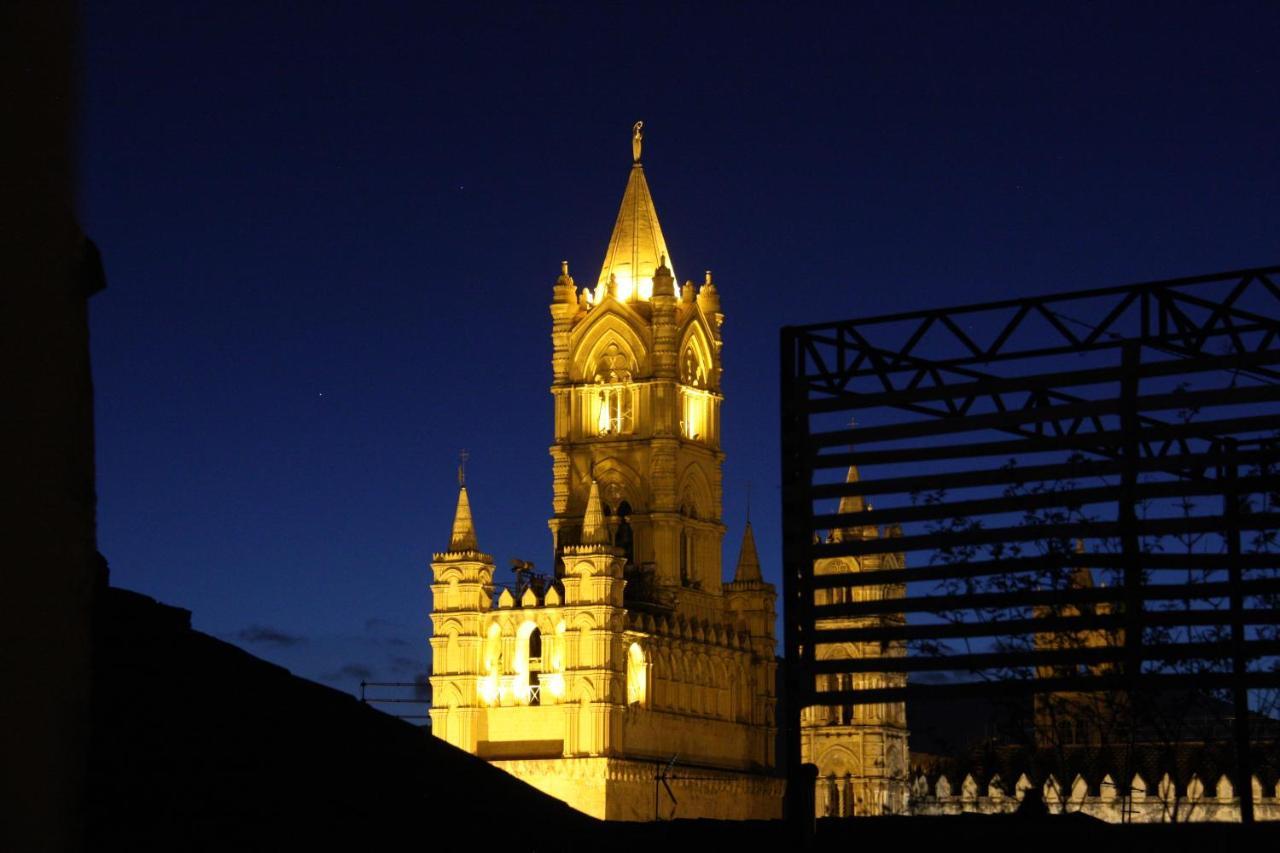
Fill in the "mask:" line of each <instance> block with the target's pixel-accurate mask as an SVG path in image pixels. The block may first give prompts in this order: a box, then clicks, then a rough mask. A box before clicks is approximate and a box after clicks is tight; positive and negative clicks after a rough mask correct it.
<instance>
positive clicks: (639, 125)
mask: <svg viewBox="0 0 1280 853" xmlns="http://www.w3.org/2000/svg"><path fill="white" fill-rule="evenodd" d="M643 128H644V122H642V121H638V122H636V123H635V124H634V125H633V126H632V128H631V160H632V162H635V163H639V162H640V143H641V142H642V141H643V140H644V137H643V136H642V135H641V133H640V131H641V130H642V129H643Z"/></svg>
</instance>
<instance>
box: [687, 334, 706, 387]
mask: <svg viewBox="0 0 1280 853" xmlns="http://www.w3.org/2000/svg"><path fill="white" fill-rule="evenodd" d="M680 381H681V382H683V383H684V384H685V385H689V386H691V387H693V388H706V387H707V370H706V368H705V367H703V365H702V359H700V358H698V354H697V353H696V352H695V351H694V349H693V344H689V345H688V346H687V347H685V348H684V357H683V358H681V359H680Z"/></svg>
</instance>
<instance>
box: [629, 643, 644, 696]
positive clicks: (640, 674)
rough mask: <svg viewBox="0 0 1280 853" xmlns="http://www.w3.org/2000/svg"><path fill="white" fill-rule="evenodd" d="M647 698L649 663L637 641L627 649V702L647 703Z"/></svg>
mask: <svg viewBox="0 0 1280 853" xmlns="http://www.w3.org/2000/svg"><path fill="white" fill-rule="evenodd" d="M648 699H649V665H648V664H647V663H646V662H645V659H644V650H643V649H641V648H640V644H639V643H632V644H631V647H630V648H629V649H627V704H628V705H647V704H648Z"/></svg>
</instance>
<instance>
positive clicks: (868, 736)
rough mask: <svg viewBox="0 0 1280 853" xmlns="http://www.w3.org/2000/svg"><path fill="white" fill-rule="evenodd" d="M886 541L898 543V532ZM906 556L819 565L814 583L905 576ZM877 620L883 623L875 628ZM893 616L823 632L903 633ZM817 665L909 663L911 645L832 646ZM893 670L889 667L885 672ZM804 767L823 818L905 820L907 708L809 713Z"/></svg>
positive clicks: (830, 624)
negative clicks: (813, 772) (811, 774)
mask: <svg viewBox="0 0 1280 853" xmlns="http://www.w3.org/2000/svg"><path fill="white" fill-rule="evenodd" d="M857 480H858V469H857V468H852V467H851V468H850V469H849V472H848V476H847V477H846V482H850V483H853V482H856V481H857ZM865 508H866V507H865V506H864V504H863V501H862V498H861V497H860V496H851V497H845V498H842V499H841V500H840V507H839V509H838V512H839V513H842V514H843V513H860V512H862V511H863V510H864V509H865ZM880 535H882V534H881V531H880V530H879V529H878V528H876V527H875V526H874V525H860V526H851V527H846V528H841V529H836V530H832V531H831V532H830V533H829V534H828V539H827V541H829V542H841V541H848V540H849V539H855V538H856V539H870V538H874V537H878V536H880ZM886 535H889V536H900V535H901V530H899V529H898V528H897V527H896V526H895V527H892V528H890V529H889V530H888V531H887V533H886ZM905 566H906V562H905V556H904V555H903V554H902V553H901V552H899V553H894V554H881V555H872V556H868V557H829V558H824V559H820V560H816V561H814V573H815V574H816V575H830V574H845V573H855V572H863V571H876V570H880V569H901V568H905ZM905 594H906V588H905V586H903V585H901V584H886V585H867V586H855V587H852V588H847V589H842V588H835V589H830V590H818V591H817V592H816V593H815V600H814V603H815V604H842V603H845V602H852V601H869V600H873V599H884V598H902V597H903V596H905ZM876 620H878V621H876ZM905 623H906V619H905V617H904V616H902V615H900V614H899V615H895V616H882V617H871V616H850V617H840V618H827V619H820V620H818V624H817V627H818V628H819V629H820V630H826V629H835V628H866V627H872V626H873V625H883V624H895V625H902V624H905ZM814 652H815V656H816V657H817V658H818V659H819V660H839V659H865V658H880V657H883V658H894V657H905V656H906V652H907V650H906V645H905V644H904V643H901V642H891V643H884V644H882V643H879V642H872V643H827V644H822V645H819V646H818V647H817V648H816V649H815V650H814ZM891 666H892V662H891V661H886V668H889V667H891ZM818 678H819V679H820V684H819V689H822V690H850V689H873V688H877V687H902V686H904V685H905V684H906V676H905V675H904V674H902V673H900V672H892V671H888V672H875V673H856V674H853V675H848V674H845V675H821V676H818ZM800 727H801V747H800V751H801V760H802V761H804V762H805V763H810V764H815V765H817V768H818V781H817V790H816V791H815V792H814V793H815V799H814V804H815V808H816V810H817V814H818V816H819V817H851V816H862V815H882V814H901V813H903V812H905V811H906V807H907V770H908V768H907V759H908V751H907V714H906V705H905V704H904V703H901V702H894V703H879V704H870V705H833V706H815V707H811V708H806V709H805V710H804V712H803V713H802V715H801V722H800Z"/></svg>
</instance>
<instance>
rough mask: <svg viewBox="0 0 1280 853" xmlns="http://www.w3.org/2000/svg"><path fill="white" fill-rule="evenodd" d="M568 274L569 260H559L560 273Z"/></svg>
mask: <svg viewBox="0 0 1280 853" xmlns="http://www.w3.org/2000/svg"><path fill="white" fill-rule="evenodd" d="M568 274H569V262H568V261H561V262H560V275H568Z"/></svg>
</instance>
